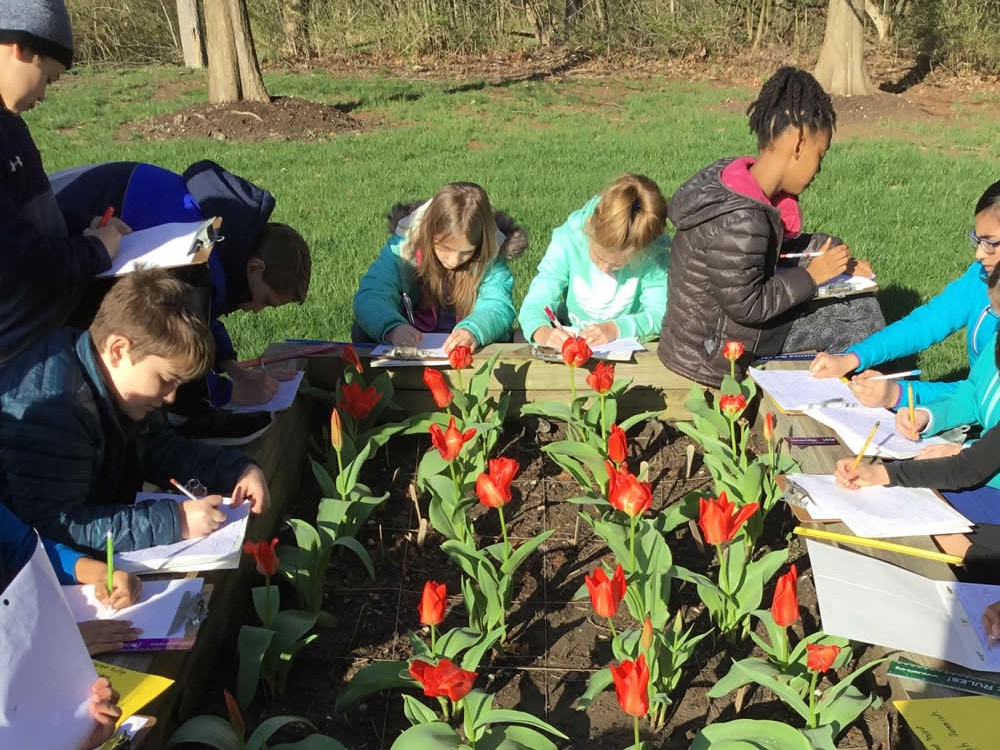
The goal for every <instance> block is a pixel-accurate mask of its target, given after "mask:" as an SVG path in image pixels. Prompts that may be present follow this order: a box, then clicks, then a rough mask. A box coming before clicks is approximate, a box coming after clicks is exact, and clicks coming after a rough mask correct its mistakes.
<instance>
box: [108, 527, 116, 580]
mask: <svg viewBox="0 0 1000 750" xmlns="http://www.w3.org/2000/svg"><path fill="white" fill-rule="evenodd" d="M114 577H115V540H114V537H112V536H111V529H108V594H109V595H110V594H111V592H112V591H114V590H115V580H114Z"/></svg>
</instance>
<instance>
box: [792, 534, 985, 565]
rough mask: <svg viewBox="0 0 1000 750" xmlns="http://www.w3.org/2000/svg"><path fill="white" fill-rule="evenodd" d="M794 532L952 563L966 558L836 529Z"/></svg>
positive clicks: (958, 562) (959, 563)
mask: <svg viewBox="0 0 1000 750" xmlns="http://www.w3.org/2000/svg"><path fill="white" fill-rule="evenodd" d="M794 533H796V534H798V535H799V536H808V537H812V538H813V539H827V540H829V541H831V542H841V543H842V544H851V545H854V546H856V547H872V548H874V549H884V550H886V551H888V552H898V553H900V554H902V555H910V556H912V557H922V558H924V559H925V560H936V561H937V562H943V563H948V564H950V565H961V564H962V563H963V562H965V558H962V557H959V556H958V555H948V554H945V553H944V552H932V551H931V550H927V549H920V548H918V547H907V546H906V545H905V544H895V543H894V542H884V541H882V540H881V539H869V538H868V537H865V536H851V535H850V534H838V533H837V532H835V531H822V530H820V529H809V528H806V527H805V526H796V527H795V529H794Z"/></svg>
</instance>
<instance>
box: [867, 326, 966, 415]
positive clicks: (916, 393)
mask: <svg viewBox="0 0 1000 750" xmlns="http://www.w3.org/2000/svg"><path fill="white" fill-rule="evenodd" d="M876 335H877V334H876ZM906 382H907V383H910V384H912V385H913V404H914V405H915V406H916V405H919V406H925V405H926V404H929V403H930V402H931V401H937V400H938V399H945V398H950V397H951V394H952V393H954V392H955V389H956V388H958V383H957V382H953V381H949V382H945V381H943V380H908V381H906ZM959 382H961V381H959ZM900 399H901V401H900V402H899V403H897V404H896V406H895V407H894V408H896V409H898V408H899V407H900V406H903V405H905V403H906V395H905V392H904V391H903V390H901V391H900Z"/></svg>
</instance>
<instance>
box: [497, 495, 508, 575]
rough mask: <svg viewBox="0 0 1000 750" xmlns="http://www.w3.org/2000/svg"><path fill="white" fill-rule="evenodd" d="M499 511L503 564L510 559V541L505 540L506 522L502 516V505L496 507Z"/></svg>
mask: <svg viewBox="0 0 1000 750" xmlns="http://www.w3.org/2000/svg"><path fill="white" fill-rule="evenodd" d="M497 511H498V512H499V513H500V533H501V534H503V561H504V564H506V563H507V561H508V560H509V559H510V542H509V541H508V540H507V522H506V521H505V520H504V517H503V506H502V505H501V506H500V507H498V508H497Z"/></svg>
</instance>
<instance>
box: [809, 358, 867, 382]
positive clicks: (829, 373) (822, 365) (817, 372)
mask: <svg viewBox="0 0 1000 750" xmlns="http://www.w3.org/2000/svg"><path fill="white" fill-rule="evenodd" d="M858 364H859V360H858V357H857V355H856V354H827V353H826V352H820V353H819V354H817V355H816V357H815V359H813V361H812V362H810V363H809V374H810V375H812V376H813V377H814V378H842V377H844V375H846V374H847V373H849V372H850V371H851V370H854V369H856V368H857V367H858Z"/></svg>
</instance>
